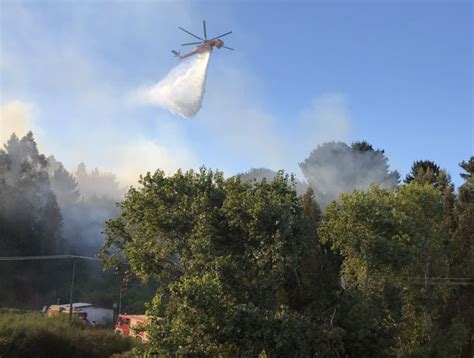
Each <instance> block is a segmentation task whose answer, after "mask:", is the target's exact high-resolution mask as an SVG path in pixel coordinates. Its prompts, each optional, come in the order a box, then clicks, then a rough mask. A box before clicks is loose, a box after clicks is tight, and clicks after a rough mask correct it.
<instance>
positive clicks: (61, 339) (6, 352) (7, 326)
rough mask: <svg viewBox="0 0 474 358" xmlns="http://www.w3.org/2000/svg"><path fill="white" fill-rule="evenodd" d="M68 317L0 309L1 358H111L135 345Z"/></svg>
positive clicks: (108, 332)
mask: <svg viewBox="0 0 474 358" xmlns="http://www.w3.org/2000/svg"><path fill="white" fill-rule="evenodd" d="M68 318H69V317H68V316H67V315H61V316H57V317H45V316H42V315H41V314H39V313H31V312H21V311H16V310H6V309H1V310H0V357H12V358H15V357H38V358H41V357H110V356H111V355H113V354H117V353H123V352H127V351H130V350H131V349H132V348H133V347H134V342H133V341H132V340H131V339H129V338H127V337H122V336H120V335H117V334H115V333H114V332H113V331H112V330H105V329H104V330H96V331H92V330H90V329H89V328H87V327H85V326H84V325H83V324H82V323H81V322H79V321H76V322H73V324H72V325H70V324H69V321H68Z"/></svg>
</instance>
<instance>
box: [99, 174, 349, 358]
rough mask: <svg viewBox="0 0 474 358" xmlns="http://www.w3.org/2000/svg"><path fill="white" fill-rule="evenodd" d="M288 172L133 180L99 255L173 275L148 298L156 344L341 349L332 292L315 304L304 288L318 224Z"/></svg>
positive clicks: (281, 351)
mask: <svg viewBox="0 0 474 358" xmlns="http://www.w3.org/2000/svg"><path fill="white" fill-rule="evenodd" d="M288 180H289V178H288V177H287V176H283V175H282V174H279V175H278V176H277V177H276V178H275V179H274V180H273V181H271V182H269V183H267V182H266V181H262V182H257V183H255V185H250V184H249V183H247V182H243V181H241V180H240V178H238V177H233V178H229V179H224V178H223V176H222V173H219V172H215V173H214V172H212V171H207V170H205V169H201V170H200V171H199V172H193V171H188V172H186V173H181V172H178V173H177V174H175V175H173V176H171V177H166V176H165V175H164V173H163V172H161V171H157V172H155V173H154V174H153V175H151V174H148V175H147V176H145V177H144V178H143V179H142V180H141V185H142V186H141V188H139V189H130V191H129V192H128V194H127V195H126V199H125V201H123V202H122V203H121V209H122V211H121V213H120V214H119V216H118V217H117V218H116V219H115V220H112V221H109V222H108V223H107V229H106V234H107V237H108V239H107V243H106V245H105V247H104V249H103V252H102V257H103V259H104V260H105V262H106V263H107V264H108V265H117V264H118V262H119V259H120V258H121V257H122V255H124V256H125V257H126V259H127V261H128V263H129V264H130V267H131V269H132V271H133V272H134V273H136V274H137V275H139V276H141V277H142V278H144V279H147V278H149V277H151V276H153V277H156V278H157V279H158V280H159V281H160V282H162V283H166V285H163V286H162V287H161V288H160V290H159V292H158V294H157V296H156V297H155V298H154V300H153V302H152V304H151V305H150V307H149V313H151V314H153V315H154V316H160V317H162V320H160V321H159V324H156V325H153V327H152V330H151V332H152V337H153V346H154V348H155V350H156V352H159V353H161V354H172V353H173V354H180V355H193V356H204V355H216V356H235V355H237V356H249V357H254V356H258V355H259V354H261V353H263V352H265V354H267V355H269V356H288V355H292V356H295V354H297V355H296V356H302V357H303V356H309V355H314V354H316V353H318V352H319V353H321V352H325V353H324V354H326V356H331V354H336V352H338V350H339V349H340V346H339V345H338V342H339V334H340V332H339V330H338V329H337V328H334V327H331V326H330V324H329V319H330V313H331V312H330V311H328V310H327V308H328V307H331V304H332V302H330V300H327V301H326V302H325V303H326V305H324V304H322V303H321V302H319V303H320V304H319V305H314V306H313V305H312V304H313V303H315V302H314V301H315V299H312V300H311V299H308V298H307V297H305V295H307V292H306V289H307V288H308V289H309V288H310V286H311V285H315V284H317V282H318V281H317V279H318V278H317V277H315V276H307V277H305V275H304V273H303V272H302V267H303V266H302V262H303V260H304V254H305V249H306V248H307V247H308V245H309V243H308V242H309V241H313V243H312V245H314V244H315V243H314V240H315V237H314V231H312V230H311V229H312V228H314V227H312V226H311V224H310V222H309V220H308V217H307V216H305V214H304V210H303V207H302V205H301V200H300V198H298V196H297V195H296V192H295V190H294V189H293V188H292V186H291V185H289V183H288ZM308 214H309V215H311V213H308ZM113 248H115V249H117V251H115V252H113V251H111V249H113ZM303 278H305V279H304V280H303ZM308 280H309V282H308ZM327 288H329V289H328V290H327V292H326V295H327V296H330V289H331V286H330V285H329V286H327ZM316 307H317V308H316ZM316 309H319V314H320V315H319V316H318V315H317V314H315V313H316V312H315V310H316ZM310 312H312V314H311V313H310Z"/></svg>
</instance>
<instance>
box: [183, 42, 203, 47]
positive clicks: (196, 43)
mask: <svg viewBox="0 0 474 358" xmlns="http://www.w3.org/2000/svg"><path fill="white" fill-rule="evenodd" d="M199 44H202V42H188V43H187V44H181V46H189V45H199Z"/></svg>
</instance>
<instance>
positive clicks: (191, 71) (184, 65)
mask: <svg viewBox="0 0 474 358" xmlns="http://www.w3.org/2000/svg"><path fill="white" fill-rule="evenodd" d="M210 55H211V52H210V51H207V52H204V53H201V54H198V55H196V56H194V57H193V58H191V59H190V60H185V61H182V62H181V63H180V64H179V65H178V66H176V67H175V68H173V69H172V70H171V71H170V72H169V73H168V74H167V75H166V77H165V78H163V79H162V80H161V81H160V82H158V83H157V84H156V85H154V86H152V87H150V88H147V89H145V90H144V91H142V93H141V94H140V97H141V98H142V100H143V101H144V102H146V103H147V104H152V105H158V106H160V107H163V108H166V109H168V110H170V111H171V112H173V113H176V114H179V115H180V116H182V117H184V118H191V117H193V116H195V115H196V113H197V112H199V110H200V109H201V105H202V99H203V97H204V87H205V83H206V76H207V66H208V64H209V58H210Z"/></svg>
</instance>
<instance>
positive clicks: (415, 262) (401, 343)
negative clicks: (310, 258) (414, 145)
mask: <svg viewBox="0 0 474 358" xmlns="http://www.w3.org/2000/svg"><path fill="white" fill-rule="evenodd" d="M325 214H326V215H325V220H323V222H322V224H321V226H320V228H319V231H318V232H319V235H320V237H321V240H322V241H323V242H327V243H330V244H331V247H332V248H333V249H334V250H335V251H336V252H338V253H339V254H340V255H341V256H342V258H343V262H342V265H341V276H342V279H343V280H344V283H345V285H346V287H347V291H348V295H349V296H355V297H357V296H360V295H361V294H362V295H363V297H365V298H364V301H365V303H363V307H364V306H365V307H366V308H365V309H364V310H362V311H361V312H364V311H366V312H368V313H369V314H372V316H366V317H365V324H368V323H370V322H371V321H372V322H373V321H374V319H376V322H375V323H377V324H376V327H378V328H377V331H379V332H385V334H383V335H382V336H384V337H389V338H390V337H391V339H390V340H389V342H390V344H391V349H392V350H391V352H390V350H387V349H385V352H386V355H391V354H399V355H401V356H411V355H420V354H421V355H422V356H425V355H430V356H440V357H441V356H443V355H442V353H436V352H445V351H446V349H447V347H449V350H450V351H451V352H459V349H460V347H459V341H458V340H453V339H451V340H450V338H452V335H453V334H454V333H453V332H454V331H455V330H456V329H457V328H458V327H457V326H456V327H454V326H450V327H448V328H445V327H443V326H442V325H440V322H439V320H440V318H441V317H442V315H443V310H444V308H445V307H446V304H447V301H448V298H449V295H450V292H451V291H450V289H449V287H446V286H444V285H433V284H431V282H430V281H429V278H430V277H449V257H448V251H447V250H446V245H447V242H448V235H449V233H448V231H447V230H446V226H445V223H444V220H443V218H444V206H443V201H442V192H441V191H440V190H438V189H437V188H435V187H433V186H432V185H429V184H424V185H423V184H419V183H417V182H413V183H410V184H409V185H404V186H402V187H400V188H399V189H395V190H390V191H387V190H384V189H380V188H379V187H376V186H372V187H371V188H370V189H369V190H368V191H367V192H364V191H355V192H353V193H351V194H343V195H342V196H341V199H340V203H338V204H336V203H334V204H332V205H331V206H329V207H328V208H327V210H326V213H325ZM356 302H360V300H359V301H356ZM371 302H373V303H377V304H376V307H377V309H370V310H368V309H367V307H369V308H370V307H374V305H371ZM367 305H368V306H367ZM359 306H360V305H354V307H359ZM377 317H378V318H377ZM362 322H364V320H362ZM341 326H342V327H344V323H341ZM362 327H363V325H361V326H359V329H361V328H362ZM354 330H355V331H356V332H360V331H358V328H357V327H354ZM362 332H364V330H362ZM365 332H369V333H372V334H373V330H371V329H370V330H365ZM448 333H449V334H448ZM359 334H360V333H359ZM459 334H461V336H462V334H463V333H462V332H461V333H459ZM455 336H456V337H459V335H455ZM378 337H380V335H378ZM447 337H450V338H447ZM348 338H350V336H349V337H348ZM366 338H372V339H374V337H373V336H372V337H371V336H370V335H369V336H367V337H366ZM352 342H354V340H352ZM379 342H380V341H379ZM386 344H387V343H384V345H386ZM346 346H348V347H354V344H353V343H347V344H346ZM397 352H398V353H397ZM436 354H438V355H436Z"/></svg>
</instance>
